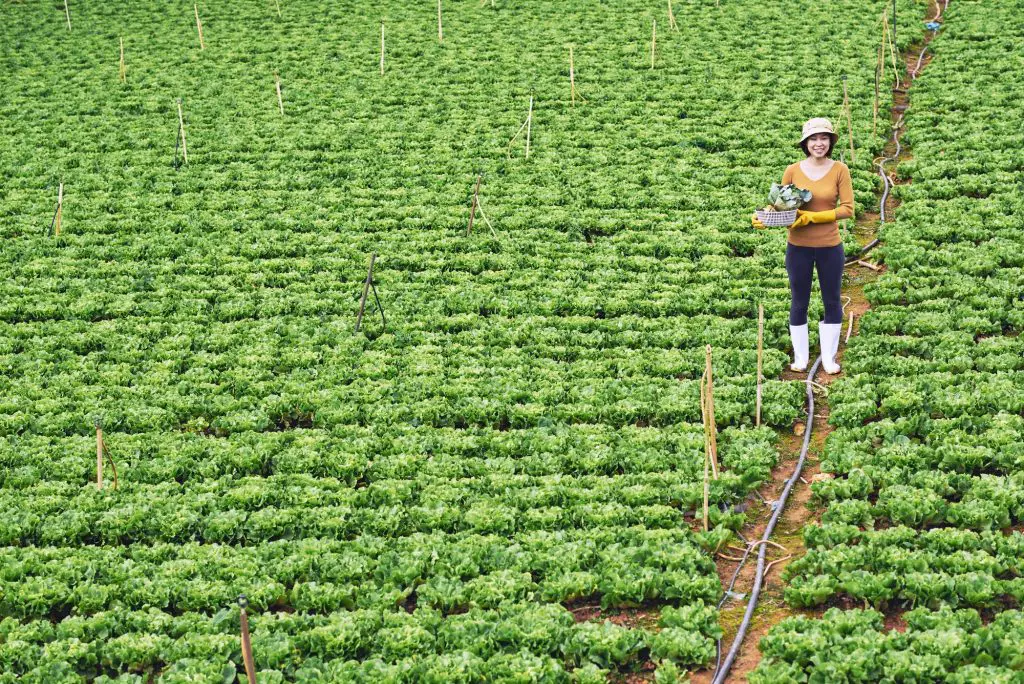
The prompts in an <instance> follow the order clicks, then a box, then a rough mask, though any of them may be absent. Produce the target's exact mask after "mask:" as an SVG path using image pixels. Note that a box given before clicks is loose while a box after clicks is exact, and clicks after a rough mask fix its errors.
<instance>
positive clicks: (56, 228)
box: [53, 181, 64, 235]
mask: <svg viewBox="0 0 1024 684" xmlns="http://www.w3.org/2000/svg"><path fill="white" fill-rule="evenodd" d="M62 218H64V182H63V181H62V182H61V184H60V187H59V188H58V189H57V219H56V223H54V225H53V234H54V235H60V224H61V219H62Z"/></svg>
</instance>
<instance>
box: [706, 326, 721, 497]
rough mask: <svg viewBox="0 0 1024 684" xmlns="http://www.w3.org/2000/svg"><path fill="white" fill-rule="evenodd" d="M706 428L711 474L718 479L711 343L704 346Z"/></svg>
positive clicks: (716, 427) (716, 428)
mask: <svg viewBox="0 0 1024 684" xmlns="http://www.w3.org/2000/svg"><path fill="white" fill-rule="evenodd" d="M704 376H705V378H706V380H705V389H704V401H705V404H706V408H705V410H704V429H705V433H706V434H707V451H708V457H709V458H710V460H711V475H712V477H714V479H716V480H717V479H718V426H717V424H716V423H715V379H714V374H713V373H712V366H711V345H710V344H709V345H706V346H705V347H704Z"/></svg>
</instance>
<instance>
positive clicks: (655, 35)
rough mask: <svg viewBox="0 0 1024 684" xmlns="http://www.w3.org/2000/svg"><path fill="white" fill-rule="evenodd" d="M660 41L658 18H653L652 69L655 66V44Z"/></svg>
mask: <svg viewBox="0 0 1024 684" xmlns="http://www.w3.org/2000/svg"><path fill="white" fill-rule="evenodd" d="M657 43H658V20H657V19H651V69H653V68H654V46H655V45H656V44H657Z"/></svg>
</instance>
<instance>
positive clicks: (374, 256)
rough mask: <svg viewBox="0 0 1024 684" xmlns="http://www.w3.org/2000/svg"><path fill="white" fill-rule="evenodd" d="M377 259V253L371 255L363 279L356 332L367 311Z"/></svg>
mask: <svg viewBox="0 0 1024 684" xmlns="http://www.w3.org/2000/svg"><path fill="white" fill-rule="evenodd" d="M375 261H377V253H376V252H374V253H373V254H371V255H370V265H369V267H368V268H367V269H366V280H365V281H363V295H362V296H361V297H360V298H359V315H358V316H357V317H356V332H359V328H360V326H362V324H363V313H365V311H366V295H367V294H368V293H369V292H370V283H372V282H373V264H374V262H375Z"/></svg>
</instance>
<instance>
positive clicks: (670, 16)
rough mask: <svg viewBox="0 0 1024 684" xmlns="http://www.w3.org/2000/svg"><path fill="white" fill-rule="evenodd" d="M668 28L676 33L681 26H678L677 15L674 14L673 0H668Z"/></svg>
mask: <svg viewBox="0 0 1024 684" xmlns="http://www.w3.org/2000/svg"><path fill="white" fill-rule="evenodd" d="M668 27H669V28H670V29H673V30H674V31H678V30H679V25H678V24H676V15H675V14H674V13H673V12H672V0H668Z"/></svg>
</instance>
